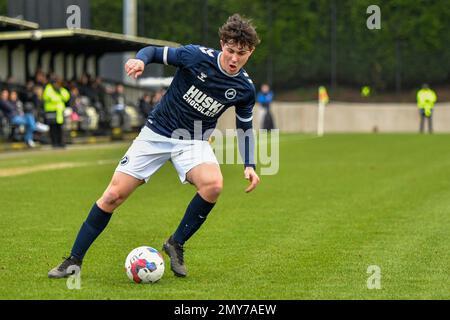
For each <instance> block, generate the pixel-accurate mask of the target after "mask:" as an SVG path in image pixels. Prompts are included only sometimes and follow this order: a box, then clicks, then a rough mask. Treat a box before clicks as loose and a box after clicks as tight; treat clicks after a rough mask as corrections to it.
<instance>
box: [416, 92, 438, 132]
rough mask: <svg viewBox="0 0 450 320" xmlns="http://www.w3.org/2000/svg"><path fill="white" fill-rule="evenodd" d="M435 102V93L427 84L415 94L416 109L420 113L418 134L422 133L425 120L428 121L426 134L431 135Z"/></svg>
mask: <svg viewBox="0 0 450 320" xmlns="http://www.w3.org/2000/svg"><path fill="white" fill-rule="evenodd" d="M436 100H437V97H436V93H435V92H434V91H433V90H432V89H430V88H429V87H428V85H427V84H423V85H422V89H420V90H419V91H418V92H417V107H418V108H419V113H420V133H423V131H424V124H425V119H427V120H428V132H429V133H433V109H434V104H435V103H436Z"/></svg>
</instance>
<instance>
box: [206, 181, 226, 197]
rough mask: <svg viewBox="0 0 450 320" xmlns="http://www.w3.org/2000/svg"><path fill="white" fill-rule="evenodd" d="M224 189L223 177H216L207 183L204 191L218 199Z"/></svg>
mask: <svg viewBox="0 0 450 320" xmlns="http://www.w3.org/2000/svg"><path fill="white" fill-rule="evenodd" d="M222 189H223V179H222V178H220V179H215V180H214V181H211V182H210V183H208V184H206V185H205V186H204V188H203V192H204V193H206V194H207V195H208V197H209V198H213V199H217V198H218V197H219V195H220V193H221V192H222Z"/></svg>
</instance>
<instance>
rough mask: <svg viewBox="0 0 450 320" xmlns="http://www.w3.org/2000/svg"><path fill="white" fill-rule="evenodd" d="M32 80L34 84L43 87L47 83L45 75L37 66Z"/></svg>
mask: <svg viewBox="0 0 450 320" xmlns="http://www.w3.org/2000/svg"><path fill="white" fill-rule="evenodd" d="M34 82H35V84H36V85H39V86H42V87H45V85H46V84H47V76H46V75H45V73H44V72H43V71H42V70H41V69H40V68H38V69H37V70H36V73H35V74H34Z"/></svg>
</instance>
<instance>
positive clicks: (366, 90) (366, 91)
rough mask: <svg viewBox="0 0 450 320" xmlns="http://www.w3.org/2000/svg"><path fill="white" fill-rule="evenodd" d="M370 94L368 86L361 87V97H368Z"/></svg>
mask: <svg viewBox="0 0 450 320" xmlns="http://www.w3.org/2000/svg"><path fill="white" fill-rule="evenodd" d="M370 94H371V90H370V87H369V86H363V87H362V88H361V97H363V98H368V97H370Z"/></svg>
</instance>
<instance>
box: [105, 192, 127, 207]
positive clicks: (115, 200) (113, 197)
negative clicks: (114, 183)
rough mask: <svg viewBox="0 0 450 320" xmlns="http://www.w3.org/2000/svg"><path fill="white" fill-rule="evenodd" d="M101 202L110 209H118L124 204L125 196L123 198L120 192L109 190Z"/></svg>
mask: <svg viewBox="0 0 450 320" xmlns="http://www.w3.org/2000/svg"><path fill="white" fill-rule="evenodd" d="M101 202H103V203H104V204H105V205H106V206H108V207H117V206H119V204H121V203H122V202H123V196H121V194H120V192H118V191H115V190H111V189H109V190H106V191H105V193H104V194H103V196H102V198H101Z"/></svg>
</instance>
